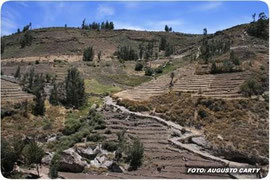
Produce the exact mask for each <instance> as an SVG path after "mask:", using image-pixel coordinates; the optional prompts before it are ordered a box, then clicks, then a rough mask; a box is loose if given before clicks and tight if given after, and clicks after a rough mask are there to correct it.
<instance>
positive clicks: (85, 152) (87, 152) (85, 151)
mask: <svg viewBox="0 0 270 180" xmlns="http://www.w3.org/2000/svg"><path fill="white" fill-rule="evenodd" d="M76 151H77V152H78V153H79V154H80V155H81V156H82V157H84V158H87V159H90V160H93V159H95V158H96V156H97V154H98V153H97V151H93V150H92V149H91V148H90V147H87V148H82V147H78V148H77V149H76Z"/></svg>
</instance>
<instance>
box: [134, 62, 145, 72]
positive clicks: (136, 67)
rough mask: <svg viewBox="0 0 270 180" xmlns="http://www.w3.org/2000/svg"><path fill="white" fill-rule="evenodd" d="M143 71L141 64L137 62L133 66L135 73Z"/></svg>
mask: <svg viewBox="0 0 270 180" xmlns="http://www.w3.org/2000/svg"><path fill="white" fill-rule="evenodd" d="M142 69H143V64H142V63H139V62H137V63H136V66H135V71H141V70H142Z"/></svg>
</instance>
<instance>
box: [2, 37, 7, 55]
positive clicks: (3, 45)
mask: <svg viewBox="0 0 270 180" xmlns="http://www.w3.org/2000/svg"><path fill="white" fill-rule="evenodd" d="M5 47H6V42H5V40H4V39H3V38H1V54H3V53H4V51H5Z"/></svg>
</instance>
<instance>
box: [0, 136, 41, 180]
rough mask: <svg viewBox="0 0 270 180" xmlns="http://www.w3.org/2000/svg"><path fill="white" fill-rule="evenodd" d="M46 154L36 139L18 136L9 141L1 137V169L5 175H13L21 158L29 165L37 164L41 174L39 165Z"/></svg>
mask: <svg viewBox="0 0 270 180" xmlns="http://www.w3.org/2000/svg"><path fill="white" fill-rule="evenodd" d="M44 155H45V152H44V150H43V149H42V147H40V146H39V145H38V144H37V142H36V141H35V140H34V139H32V140H30V139H28V140H22V138H21V137H16V138H13V139H11V141H10V140H9V141H7V140H6V139H5V138H3V137H2V138H1V171H2V173H3V175H4V176H5V177H10V176H11V175H12V171H13V168H14V165H15V163H16V162H18V161H21V160H23V161H24V163H25V164H27V165H28V166H31V165H32V164H35V166H36V170H37V173H38V176H39V166H40V164H41V159H42V158H43V156H44Z"/></svg>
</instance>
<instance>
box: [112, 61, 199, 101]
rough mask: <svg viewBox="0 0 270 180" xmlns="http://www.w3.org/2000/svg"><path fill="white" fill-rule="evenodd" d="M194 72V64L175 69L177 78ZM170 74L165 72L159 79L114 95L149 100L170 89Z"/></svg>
mask: <svg viewBox="0 0 270 180" xmlns="http://www.w3.org/2000/svg"><path fill="white" fill-rule="evenodd" d="M193 73H194V66H193V65H188V66H184V67H182V68H178V69H177V70H175V71H174V74H175V80H174V81H177V79H179V77H180V76H190V75H192V74H193ZM170 81H171V78H170V74H165V75H162V76H160V77H158V78H157V79H154V80H152V81H150V82H146V83H143V84H141V85H140V86H137V87H135V88H133V89H128V90H125V91H122V92H119V93H116V94H114V97H119V98H122V99H129V100H136V101H143V100H147V99H149V98H150V97H152V96H157V95H161V94H164V93H167V92H168V91H169V85H170Z"/></svg>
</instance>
